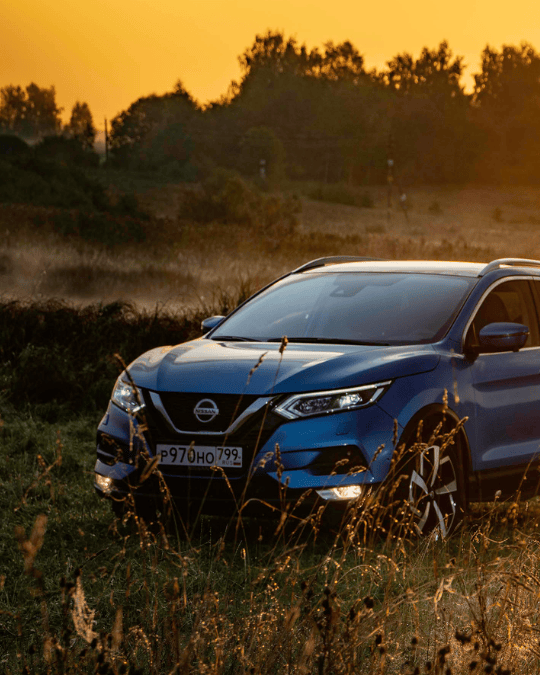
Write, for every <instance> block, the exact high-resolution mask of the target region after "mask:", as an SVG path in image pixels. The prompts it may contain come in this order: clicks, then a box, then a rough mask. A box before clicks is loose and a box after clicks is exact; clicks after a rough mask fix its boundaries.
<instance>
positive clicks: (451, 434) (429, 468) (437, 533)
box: [400, 415, 467, 539]
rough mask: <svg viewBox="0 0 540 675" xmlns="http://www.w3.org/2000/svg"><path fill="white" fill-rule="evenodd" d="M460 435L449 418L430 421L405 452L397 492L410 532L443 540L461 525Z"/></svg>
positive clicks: (462, 481)
mask: <svg viewBox="0 0 540 675" xmlns="http://www.w3.org/2000/svg"><path fill="white" fill-rule="evenodd" d="M461 443H462V441H461V436H460V432H459V431H456V423H454V422H453V421H452V420H450V419H449V418H448V416H442V415H437V416H435V417H432V418H429V419H428V420H427V421H426V423H424V425H422V427H420V429H419V433H418V435H417V436H416V438H415V442H414V443H413V444H412V445H410V447H409V448H408V449H407V455H406V457H407V459H406V464H405V475H406V478H405V480H403V481H402V486H403V487H402V488H401V490H400V493H401V498H402V500H403V502H402V503H404V505H405V509H404V515H405V521H406V522H407V524H408V526H409V528H408V529H409V530H412V532H413V533H414V534H416V535H418V536H420V537H425V536H433V537H434V538H435V539H439V538H441V539H446V538H447V537H449V536H450V534H452V532H453V531H454V530H455V529H456V527H457V526H458V525H459V523H460V522H461V520H462V518H463V515H464V513H465V509H466V505H467V499H466V493H465V486H464V478H463V462H462V452H461Z"/></svg>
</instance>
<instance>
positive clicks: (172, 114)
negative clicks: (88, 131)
mask: <svg viewBox="0 0 540 675" xmlns="http://www.w3.org/2000/svg"><path fill="white" fill-rule="evenodd" d="M199 112H200V111H199V108H198V106H197V104H196V103H195V101H194V100H193V98H192V97H191V96H190V94H189V93H188V92H187V91H186V90H185V89H184V87H183V85H182V83H181V82H180V81H178V82H177V83H176V85H175V87H174V89H173V91H172V92H169V93H167V94H164V95H163V96H157V95H156V94H153V95H151V96H145V97H142V98H139V99H138V100H137V101H135V103H132V105H131V106H130V107H129V108H128V109H127V110H125V111H124V112H122V113H120V114H119V115H117V116H116V117H115V118H114V119H113V120H112V123H111V136H110V139H111V143H110V147H111V153H112V155H113V157H114V158H115V160H116V161H118V162H120V163H124V164H131V165H132V166H134V167H141V168H150V167H155V166H159V165H160V164H166V163H167V162H170V161H171V160H174V161H177V162H179V163H185V162H186V161H187V160H188V159H189V155H190V152H191V140H190V134H189V128H190V125H191V123H192V122H193V120H194V119H195V117H196V115H197V113H199Z"/></svg>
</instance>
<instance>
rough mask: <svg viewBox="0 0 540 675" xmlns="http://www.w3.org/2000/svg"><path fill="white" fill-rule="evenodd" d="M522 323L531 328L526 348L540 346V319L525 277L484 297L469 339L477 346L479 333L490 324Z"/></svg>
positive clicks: (506, 284) (499, 286)
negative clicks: (539, 326)
mask: <svg viewBox="0 0 540 675" xmlns="http://www.w3.org/2000/svg"><path fill="white" fill-rule="evenodd" d="M497 322H512V323H521V324H524V325H525V326H527V327H528V328H529V337H528V338H527V342H526V343H525V347H537V346H539V345H540V337H539V330H538V319H537V315H536V308H535V304H534V300H533V296H532V292H531V286H530V284H529V282H528V281H527V280H525V279H523V280H513V281H506V282H504V283H502V284H499V285H497V286H496V287H495V288H494V289H493V290H492V291H491V292H490V293H489V294H488V295H487V296H486V297H485V298H484V300H483V302H482V304H481V305H480V307H479V308H478V311H477V313H476V316H475V317H474V320H473V322H472V324H471V327H470V329H469V335H468V338H467V339H468V341H470V344H471V345H474V346H476V345H478V334H479V333H480V331H481V330H482V328H484V326H487V325H488V324H490V323H497Z"/></svg>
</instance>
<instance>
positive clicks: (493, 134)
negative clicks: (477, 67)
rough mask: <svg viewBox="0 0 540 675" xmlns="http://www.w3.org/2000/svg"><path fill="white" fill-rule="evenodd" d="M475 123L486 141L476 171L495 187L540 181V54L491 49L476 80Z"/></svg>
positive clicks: (525, 47) (509, 48) (513, 48)
mask: <svg viewBox="0 0 540 675" xmlns="http://www.w3.org/2000/svg"><path fill="white" fill-rule="evenodd" d="M474 79H475V88H474V94H473V104H474V109H473V111H474V118H475V122H476V125H477V127H478V129H479V132H480V135H481V136H480V138H481V141H482V145H481V153H480V154H479V157H478V160H477V171H478V172H479V174H480V175H481V176H482V177H487V178H488V179H489V180H490V181H491V182H493V181H499V182H506V183H530V182H534V183H537V182H538V181H539V180H540V159H539V156H540V154H539V153H540V140H539V133H540V54H538V52H536V51H535V49H534V48H533V47H532V46H531V45H529V44H527V43H526V42H523V43H521V45H520V46H519V47H517V46H512V45H503V46H502V48H501V50H500V51H498V50H496V49H494V48H492V47H490V46H489V45H488V46H487V47H486V48H485V49H484V50H483V52H482V69H481V72H480V73H479V74H477V75H475V76H474Z"/></svg>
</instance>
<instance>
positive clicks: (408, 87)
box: [379, 41, 464, 99]
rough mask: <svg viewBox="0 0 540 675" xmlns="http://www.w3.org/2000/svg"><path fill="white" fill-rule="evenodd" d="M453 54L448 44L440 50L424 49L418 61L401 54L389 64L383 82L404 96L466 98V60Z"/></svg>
mask: <svg viewBox="0 0 540 675" xmlns="http://www.w3.org/2000/svg"><path fill="white" fill-rule="evenodd" d="M452 57H453V54H452V51H451V50H450V48H449V46H448V43H447V42H446V41H443V42H441V44H440V45H439V46H438V48H437V49H433V50H430V49H428V48H427V47H424V48H423V49H422V52H421V54H420V57H419V58H418V59H416V60H414V58H413V56H412V55H411V54H408V53H406V52H405V53H403V54H398V55H397V56H395V57H394V58H393V59H391V60H390V61H388V62H387V64H386V65H387V70H384V71H382V73H381V74H380V76H379V77H380V79H381V81H382V82H383V83H384V84H385V85H386V86H388V87H390V88H391V89H393V90H394V91H396V92H398V93H400V94H404V95H406V94H416V95H418V94H423V95H439V96H440V95H442V96H444V97H445V98H447V99H452V98H462V97H463V95H464V93H463V87H462V86H461V84H460V80H461V76H462V75H463V69H464V66H463V57H462V56H456V57H455V58H454V59H453V58H452Z"/></svg>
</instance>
